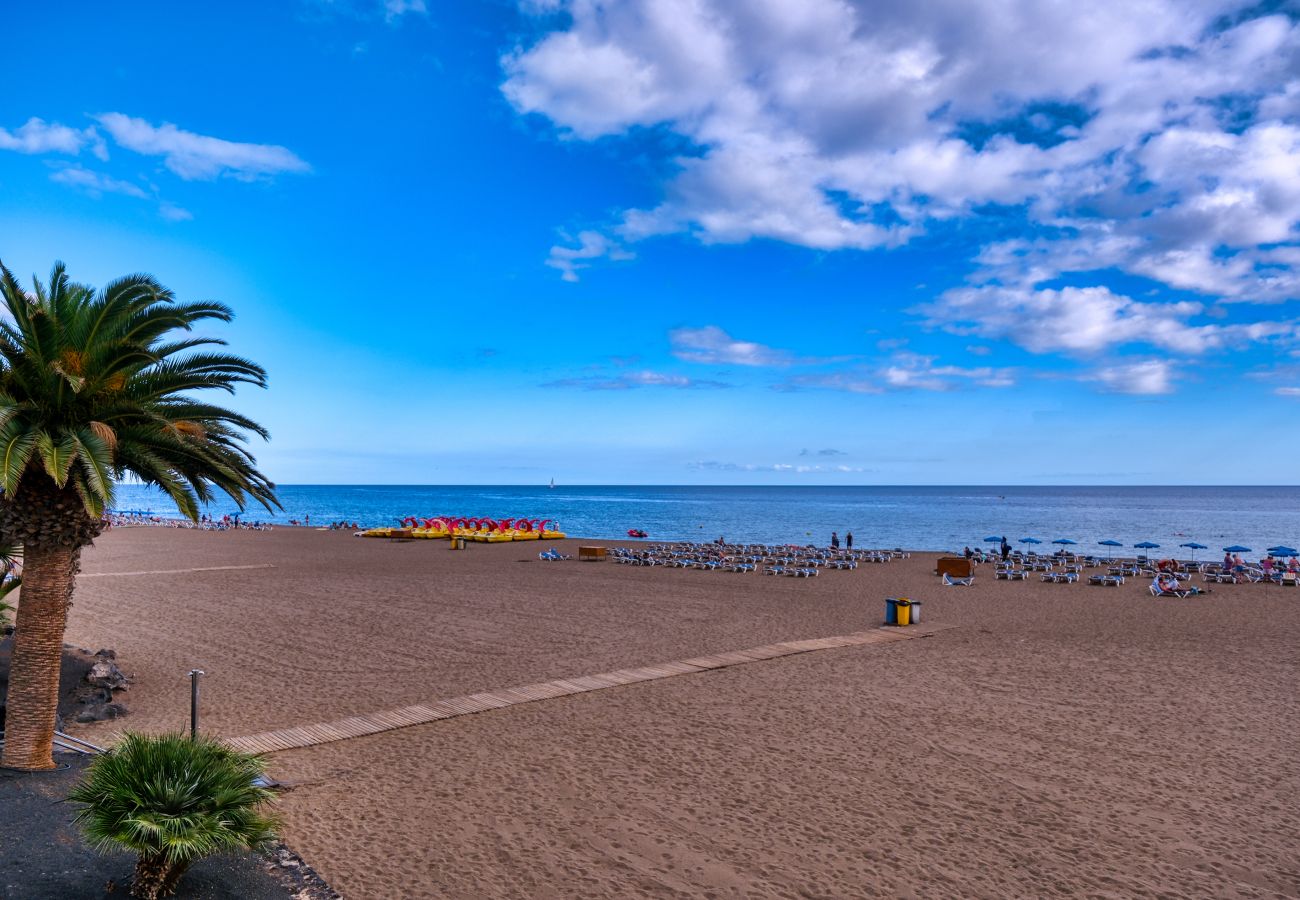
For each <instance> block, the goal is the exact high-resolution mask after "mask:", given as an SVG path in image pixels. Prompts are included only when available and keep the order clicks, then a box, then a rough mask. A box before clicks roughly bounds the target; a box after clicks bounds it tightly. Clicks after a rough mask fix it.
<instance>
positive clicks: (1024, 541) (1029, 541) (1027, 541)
mask: <svg viewBox="0 0 1300 900" xmlns="http://www.w3.org/2000/svg"><path fill="white" fill-rule="evenodd" d="M1020 543H1022V544H1041V543H1042V541H1040V540H1039V539H1038V538H1032V537H1030V538H1021V539H1020Z"/></svg>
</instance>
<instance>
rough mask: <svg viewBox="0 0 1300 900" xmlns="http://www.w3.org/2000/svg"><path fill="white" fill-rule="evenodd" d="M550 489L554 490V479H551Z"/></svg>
mask: <svg viewBox="0 0 1300 900" xmlns="http://www.w3.org/2000/svg"><path fill="white" fill-rule="evenodd" d="M551 490H555V479H554V478H552V479H551Z"/></svg>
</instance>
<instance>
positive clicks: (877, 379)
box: [776, 353, 1016, 394]
mask: <svg viewBox="0 0 1300 900" xmlns="http://www.w3.org/2000/svg"><path fill="white" fill-rule="evenodd" d="M936 363H937V360H936V358H935V357H933V356H922V355H920V354H917V353H897V354H895V355H894V356H893V357H891V358H890V359H889V360H887V361H886V362H884V363H881V364H879V365H877V366H871V367H868V366H859V367H857V368H854V369H851V370H848V371H842V372H829V373H821V374H809V375H796V376H795V377H793V378H790V379H788V380H786V381H784V382H782V383H781V384H778V385H776V388H777V390H783V391H790V390H805V389H820V390H830V391H844V392H846V393H850V394H883V393H886V392H887V391H901V390H916V391H952V390H958V389H960V388H963V387H970V386H972V385H973V386H976V387H990V388H1004V387H1011V386H1013V385H1014V384H1015V383H1016V379H1015V372H1014V370H1012V369H1009V368H997V367H994V366H976V367H973V368H965V367H962V366H946V365H937V364H936Z"/></svg>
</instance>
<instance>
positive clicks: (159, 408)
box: [0, 263, 279, 518]
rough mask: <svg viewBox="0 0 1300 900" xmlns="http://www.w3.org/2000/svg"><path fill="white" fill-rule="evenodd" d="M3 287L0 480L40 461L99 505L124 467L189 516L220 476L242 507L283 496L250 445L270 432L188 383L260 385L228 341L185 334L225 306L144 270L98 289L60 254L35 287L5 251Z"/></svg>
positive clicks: (9, 489) (223, 315) (29, 470)
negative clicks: (16, 271) (10, 265)
mask: <svg viewBox="0 0 1300 900" xmlns="http://www.w3.org/2000/svg"><path fill="white" fill-rule="evenodd" d="M0 300H2V301H3V303H4V306H5V308H6V309H7V310H8V313H9V318H10V319H11V321H3V320H0V490H3V491H4V492H5V493H6V494H7V495H9V496H10V497H12V496H14V494H15V492H16V489H17V487H18V485H19V483H20V482H21V481H22V479H23V478H24V477H28V476H30V475H32V474H37V475H40V474H43V475H44V476H45V477H47V478H49V479H50V480H51V481H52V482H53V483H54V484H55V485H56V486H57V487H59V488H67V487H71V488H72V489H75V491H76V493H77V494H78V496H79V497H80V498H81V502H82V503H83V505H84V506H85V510H86V512H87V513H88V514H89V515H90V516H92V517H95V518H98V517H99V516H101V515H102V514H103V513H104V511H105V509H107V508H108V507H109V506H111V505H112V503H113V485H114V482H115V481H119V480H121V479H122V478H123V477H124V476H127V475H130V476H133V477H135V478H137V479H139V480H141V481H143V482H144V483H146V484H152V485H156V486H157V487H159V488H161V489H162V490H163V491H165V492H166V493H167V494H168V495H169V496H170V497H171V498H172V499H173V500H174V501H175V503H176V505H177V507H178V508H179V509H180V511H181V512H182V513H184V514H185V515H187V516H189V517H190V518H197V517H198V513H199V504H200V503H202V502H207V501H209V500H211V499H212V498H213V496H214V489H216V490H220V491H222V492H224V493H226V494H228V495H229V496H230V497H231V499H233V500H234V501H235V502H236V503H237V504H238V505H239V507H240V508H241V509H243V508H244V506H245V502H246V501H247V500H248V499H250V498H251V499H252V500H255V501H257V502H259V503H261V504H262V505H263V506H265V507H266V508H267V509H271V508H272V507H273V506H278V505H279V503H278V501H277V500H276V498H275V491H274V489H275V486H274V485H273V484H272V483H271V482H270V481H268V480H267V478H266V477H265V476H264V475H263V474H262V473H260V472H259V471H258V470H257V469H256V460H255V459H254V458H253V456H252V455H251V454H250V453H249V452H248V450H247V448H246V446H245V445H246V443H247V441H248V435H247V433H250V432H251V433H252V434H256V435H258V436H260V437H263V438H265V437H267V433H266V431H265V429H263V428H262V427H261V426H260V425H258V424H257V423H256V422H254V421H252V420H251V419H248V418H246V417H244V416H241V415H239V414H238V413H236V412H233V411H231V410H229V409H226V408H224V407H221V406H217V405H215V404H212V403H208V402H205V401H203V400H200V399H196V398H195V397H194V396H193V395H194V394H195V393H196V392H202V391H208V390H212V389H216V390H222V391H226V392H229V393H231V394H233V393H234V392H235V388H236V386H237V385H239V384H252V385H256V386H258V387H265V386H266V373H265V371H263V369H262V368H261V367H260V366H258V365H256V364H255V363H252V362H250V361H248V360H246V359H242V358H240V357H238V356H233V355H231V354H228V353H223V352H217V351H213V350H211V349H210V348H211V347H213V346H224V344H225V342H224V341H222V340H218V339H216V338H203V337H187V336H184V335H178V334H177V332H190V331H192V329H193V328H194V326H195V325H196V324H198V323H200V322H204V321H206V320H209V319H215V320H217V321H219V322H228V321H230V319H231V318H232V313H231V311H230V309H229V308H227V307H226V306H223V305H222V304H220V303H211V302H199V303H179V302H177V301H176V300H175V298H174V297H173V295H172V292H171V291H169V290H168V289H167V288H165V287H163V286H162V285H161V284H159V283H158V282H157V281H156V280H154V279H153V278H152V277H151V276H148V275H128V276H126V277H124V278H120V279H118V280H116V281H113V282H111V283H109V284H108V285H105V286H104V287H103V288H102V289H100V290H98V291H95V290H93V289H91V288H89V287H87V286H85V285H80V284H76V283H74V282H72V281H71V280H70V279H69V278H68V275H67V272H66V271H65V269H64V266H63V264H62V263H55V265H54V269H53V271H52V272H51V273H50V278H49V281H48V283H46V284H41V282H40V280H39V279H33V291H32V292H31V293H28V292H26V291H24V290H23V288H22V287H21V286H20V285H19V284H18V282H17V280H16V279H15V278H14V276H13V274H12V273H11V272H10V271H9V270H8V269H7V268H5V267H4V265H3V264H0Z"/></svg>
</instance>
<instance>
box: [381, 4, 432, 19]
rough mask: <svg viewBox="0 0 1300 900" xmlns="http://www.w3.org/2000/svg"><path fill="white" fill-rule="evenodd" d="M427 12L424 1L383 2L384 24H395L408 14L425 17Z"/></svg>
mask: <svg viewBox="0 0 1300 900" xmlns="http://www.w3.org/2000/svg"><path fill="white" fill-rule="evenodd" d="M428 11H429V10H428V8H427V7H426V6H425V5H424V0H384V21H385V22H389V23H392V22H395V21H397V20H398V19H400V18H401V17H402V16H404V15H407V14H408V13H415V14H417V15H425V14H426V13H427V12H428Z"/></svg>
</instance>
